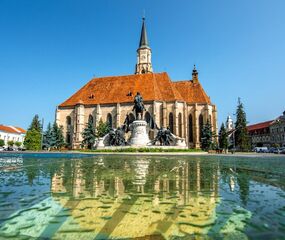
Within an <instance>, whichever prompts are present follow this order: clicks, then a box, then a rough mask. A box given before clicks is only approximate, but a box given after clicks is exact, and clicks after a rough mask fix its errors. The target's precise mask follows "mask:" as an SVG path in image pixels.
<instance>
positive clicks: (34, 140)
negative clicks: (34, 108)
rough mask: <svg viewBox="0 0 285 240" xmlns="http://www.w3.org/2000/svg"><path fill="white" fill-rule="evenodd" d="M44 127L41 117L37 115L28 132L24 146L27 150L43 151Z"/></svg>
mask: <svg viewBox="0 0 285 240" xmlns="http://www.w3.org/2000/svg"><path fill="white" fill-rule="evenodd" d="M41 131H42V126H41V122H40V120H39V116H38V115H37V114H36V115H35V116H34V118H33V120H32V123H31V125H30V127H29V128H28V131H27V132H26V136H25V140H24V146H25V147H26V149H27V150H34V151H35V150H41V141H42V133H41Z"/></svg>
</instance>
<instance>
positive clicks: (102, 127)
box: [96, 120, 110, 137]
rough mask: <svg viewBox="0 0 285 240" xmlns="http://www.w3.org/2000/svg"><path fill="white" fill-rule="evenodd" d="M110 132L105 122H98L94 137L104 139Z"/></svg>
mask: <svg viewBox="0 0 285 240" xmlns="http://www.w3.org/2000/svg"><path fill="white" fill-rule="evenodd" d="M109 131H110V127H109V124H108V123H107V122H105V123H104V122H103V121H102V120H100V121H99V124H98V126H97V128H96V137H104V136H105V135H106V134H107V133H108V132H109Z"/></svg>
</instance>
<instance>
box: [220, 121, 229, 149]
mask: <svg viewBox="0 0 285 240" xmlns="http://www.w3.org/2000/svg"><path fill="white" fill-rule="evenodd" d="M219 146H220V148H221V149H228V134H227V130H226V128H225V125H224V123H222V125H221V128H220V131H219Z"/></svg>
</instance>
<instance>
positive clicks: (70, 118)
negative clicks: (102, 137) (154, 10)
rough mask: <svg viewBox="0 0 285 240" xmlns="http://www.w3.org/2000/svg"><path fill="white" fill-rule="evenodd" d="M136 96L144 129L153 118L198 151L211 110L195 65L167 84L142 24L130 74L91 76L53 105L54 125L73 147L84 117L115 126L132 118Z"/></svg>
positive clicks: (77, 142) (213, 116)
mask: <svg viewBox="0 0 285 240" xmlns="http://www.w3.org/2000/svg"><path fill="white" fill-rule="evenodd" d="M137 92H140V93H141V95H142V96H143V99H144V104H145V107H146V112H145V114H144V118H145V120H146V121H147V122H148V123H149V125H152V123H151V121H152V119H153V120H154V121H155V122H156V124H157V126H158V127H167V126H169V127H170V129H171V131H172V133H174V134H175V135H177V136H179V137H182V138H185V139H186V142H187V143H188V146H189V147H195V148H197V147H200V140H201V129H202V126H203V124H205V123H206V122H207V120H208V121H209V122H210V123H211V124H212V128H213V131H216V132H217V111H216V106H215V105H214V104H212V102H211V101H210V98H209V97H208V95H207V94H206V93H205V91H204V90H203V87H202V85H201V84H200V82H199V78H198V71H197V70H196V68H195V67H194V69H193V72H192V79H191V80H185V81H176V82H173V81H172V80H171V79H170V77H169V76H168V74H167V73H166V72H163V73H154V72H153V67H152V62H151V48H150V46H149V42H148V39H147V33H146V27H145V22H144V20H143V25H142V31H141V38H140V44H139V48H138V49H137V64H136V67H135V74H133V75H126V76H111V77H99V78H94V79H92V80H91V81H89V82H88V83H87V84H86V85H85V86H83V87H82V88H81V89H80V90H79V91H77V92H76V93H75V94H73V95H72V96H71V97H70V98H68V99H67V100H66V101H64V102H63V103H61V104H60V105H59V106H58V108H57V112H56V122H57V123H58V124H59V125H62V126H63V128H64V135H65V137H66V142H67V143H69V144H70V145H71V146H72V147H73V148H76V147H79V145H80V143H81V141H82V136H81V133H82V131H83V129H84V128H85V126H86V123H87V122H88V119H91V120H93V122H94V125H95V126H96V125H97V124H98V122H99V121H100V119H102V120H103V121H104V122H105V121H107V122H108V123H109V125H110V126H112V127H119V126H121V125H122V124H123V122H124V120H125V118H126V115H129V117H130V119H131V120H134V115H133V113H132V107H133V98H134V96H135V94H136V93H137ZM152 117H153V118H152ZM149 135H150V137H151V138H153V135H154V134H153V133H152V131H150V133H149Z"/></svg>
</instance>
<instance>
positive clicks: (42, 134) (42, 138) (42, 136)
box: [41, 118, 44, 150]
mask: <svg viewBox="0 0 285 240" xmlns="http://www.w3.org/2000/svg"><path fill="white" fill-rule="evenodd" d="M43 140H44V118H43V119H42V132H41V150H43Z"/></svg>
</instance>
